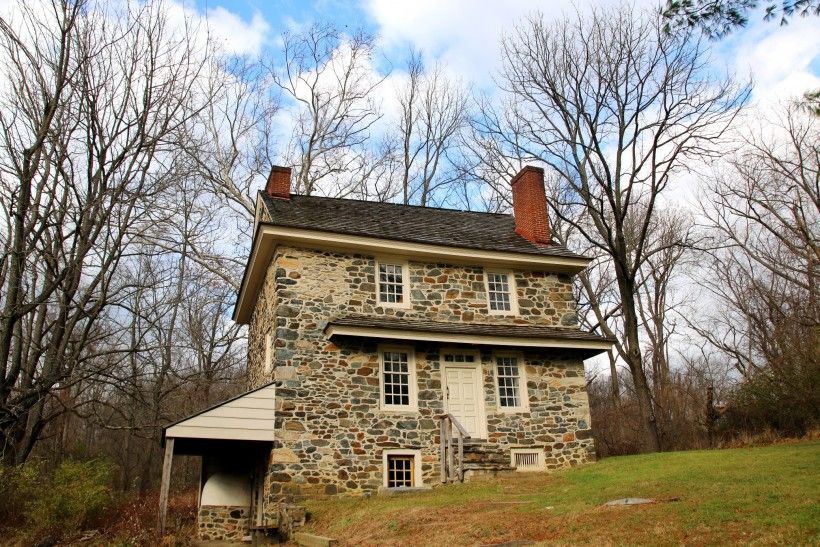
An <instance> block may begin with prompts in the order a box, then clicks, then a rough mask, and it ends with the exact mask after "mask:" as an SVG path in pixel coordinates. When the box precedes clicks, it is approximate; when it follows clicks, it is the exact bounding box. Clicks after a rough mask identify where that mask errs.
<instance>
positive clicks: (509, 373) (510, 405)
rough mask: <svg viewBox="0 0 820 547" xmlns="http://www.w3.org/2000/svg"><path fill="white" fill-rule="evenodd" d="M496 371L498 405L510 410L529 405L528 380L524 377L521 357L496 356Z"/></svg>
mask: <svg viewBox="0 0 820 547" xmlns="http://www.w3.org/2000/svg"><path fill="white" fill-rule="evenodd" d="M495 371H496V374H495V377H496V384H497V388H498V406H499V407H501V408H502V409H508V410H520V409H523V408H525V407H526V406H527V400H526V382H524V381H523V379H522V370H521V367H520V365H519V358H518V357H516V356H512V355H499V356H496V358H495Z"/></svg>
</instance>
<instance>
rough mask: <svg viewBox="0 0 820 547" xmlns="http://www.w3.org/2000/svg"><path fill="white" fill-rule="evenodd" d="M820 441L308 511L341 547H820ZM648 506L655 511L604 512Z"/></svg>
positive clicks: (672, 456) (641, 461)
mask: <svg viewBox="0 0 820 547" xmlns="http://www.w3.org/2000/svg"><path fill="white" fill-rule="evenodd" d="M819 470H820V442H803V443H795V444H782V445H777V446H769V447H762V448H739V449H730V450H700V451H690V452H668V453H663V454H650V455H643V456H626V457H620V458H609V459H606V460H603V461H601V462H598V463H595V464H592V465H587V466H584V467H580V468H575V469H568V470H565V471H559V472H555V473H551V474H546V473H517V474H516V473H513V474H507V475H504V476H502V477H496V478H483V479H476V480H474V481H472V482H470V483H467V484H457V485H451V486H439V487H436V488H434V489H433V490H432V491H428V492H420V493H407V494H402V495H396V496H374V497H372V498H369V499H365V498H335V499H327V500H316V501H311V502H309V503H308V510H309V511H310V513H311V519H310V522H309V523H308V526H307V529H306V530H305V531H308V532H312V533H318V534H322V535H326V536H330V537H333V538H336V539H338V540H339V541H340V543H341V544H343V545H354V544H355V545H361V544H380V545H385V544H387V545H447V544H450V545H453V544H456V545H458V544H487V543H501V542H510V541H533V542H543V543H548V544H554V543H562V544H569V543H572V544H575V543H594V544H625V543H627V544H636V543H641V544H670V543H675V544H678V543H685V544H697V545H701V544H726V543H744V544H745V543H758V544H761V543H762V544H771V543H783V544H790V545H793V544H820V471H819ZM624 497H642V498H652V499H655V500H657V501H658V503H655V504H652V505H638V506H621V507H604V506H602V504H604V503H605V502H606V501H608V500H612V499H616V498H624Z"/></svg>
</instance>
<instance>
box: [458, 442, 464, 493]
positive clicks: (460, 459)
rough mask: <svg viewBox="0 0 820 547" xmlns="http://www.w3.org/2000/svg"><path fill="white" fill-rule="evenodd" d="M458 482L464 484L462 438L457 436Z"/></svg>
mask: <svg viewBox="0 0 820 547" xmlns="http://www.w3.org/2000/svg"><path fill="white" fill-rule="evenodd" d="M458 481H459V482H464V436H463V435H461V434H460V433H459V435H458Z"/></svg>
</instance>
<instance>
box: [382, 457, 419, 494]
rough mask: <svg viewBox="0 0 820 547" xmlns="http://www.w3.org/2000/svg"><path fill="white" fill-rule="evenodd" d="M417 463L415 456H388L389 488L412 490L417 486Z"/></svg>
mask: <svg viewBox="0 0 820 547" xmlns="http://www.w3.org/2000/svg"><path fill="white" fill-rule="evenodd" d="M415 467H416V462H415V458H414V457H413V456H400V455H388V456H387V487H388V488H412V487H413V486H415Z"/></svg>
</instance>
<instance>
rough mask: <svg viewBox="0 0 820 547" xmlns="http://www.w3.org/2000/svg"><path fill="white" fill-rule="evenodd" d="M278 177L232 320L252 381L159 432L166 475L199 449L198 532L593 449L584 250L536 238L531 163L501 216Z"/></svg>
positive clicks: (287, 523)
mask: <svg viewBox="0 0 820 547" xmlns="http://www.w3.org/2000/svg"><path fill="white" fill-rule="evenodd" d="M290 180H291V173H290V170H289V169H286V168H280V167H274V168H273V170H272V172H271V176H270V178H269V180H268V184H267V188H266V190H265V191H264V192H261V193H260V194H259V197H258V200H257V206H256V220H255V224H256V227H255V236H254V241H253V247H252V251H251V254H250V257H249V259H248V263H247V267H246V269H245V273H244V278H243V280H242V285H241V289H240V292H239V295H238V299H237V304H236V308H235V312H234V320H235V321H237V322H238V323H240V324H243V325H248V334H249V335H248V359H249V361H248V370H249V374H250V378H251V382H252V386H251V387H253V388H254V389H252V390H251V391H249V392H248V393H246V394H244V395H241V396H240V397H237V398H235V399H232V400H231V401H227V402H225V403H223V404H221V405H218V406H216V407H213V408H211V409H208V410H206V411H203V412H201V413H199V414H197V415H195V416H192V417H189V418H187V419H185V420H182V421H180V422H177V423H176V424H172V425H170V426H168V427H167V428H166V429H165V441H166V455H167V457H166V466H167V467H166V475H167V472H168V470H169V469H170V461H171V457H172V456H173V454H175V453H176V454H197V455H201V456H203V460H204V461H203V466H202V468H203V472H202V483H201V489H200V512H199V528H200V535H201V537H202V538H203V539H230V538H236V537H240V536H245V535H247V534H249V532H250V531H251V530H254V529H258V530H271V529H273V528H278V529H279V531H280V532H282V531H285V532H287V531H288V529H289V528H290V527H292V526H297V525H298V524H299V522H300V520H301V518H302V514H301V511H300V507H299V502H300V501H301V500H303V499H305V498H306V497H310V496H324V495H337V494H344V495H371V494H375V493H378V492H380V491H383V490H393V489H407V488H429V487H431V486H433V485H436V484H439V483H442V482H450V481H453V480H463V479H464V478H465V477H469V476H470V475H472V474H475V473H494V472H498V471H513V470H518V471H524V470H526V471H541V470H548V469H554V468H559V467H564V466H569V465H575V464H579V463H583V462H587V461H590V460H592V459H593V458H594V448H593V443H592V437H591V429H590V428H591V424H590V419H589V404H588V400H587V393H586V388H585V381H584V364H583V360H584V359H586V358H588V357H590V356H593V355H595V354H598V353H601V352H603V351H606V350H607V349H608V348H609V347H610V346H611V344H612V340H609V339H607V338H603V337H600V336H598V335H596V334H592V333H588V332H584V331H582V330H580V329H579V327H578V321H577V317H576V302H575V299H574V296H573V290H572V276H573V275H575V274H577V273H578V272H580V271H582V270H583V269H584V268H585V267H586V266H587V264H588V263H589V259H587V258H585V257H583V256H579V255H577V254H575V253H573V252H571V251H569V250H568V249H566V248H565V247H563V246H560V245H557V244H555V243H553V242H552V241H551V238H550V227H549V222H548V214H547V212H548V211H547V203H546V197H545V192H544V173H543V170H541V169H538V168H535V167H525V168H524V169H522V170H521V172H520V173H519V174H518V175H517V176H516V177H515V178H514V179H513V180H512V181H511V184H512V191H513V202H514V203H513V209H514V215H503V214H488V213H475V212H464V211H455V210H447V209H435V208H422V207H415V206H405V205H397V204H391V203H374V202H365V201H356V200H345V199H331V198H323V197H313V196H302V195H295V194H291V192H290ZM169 447H170V448H169ZM169 454H170V455H169ZM168 455H169V456H168ZM166 482H167V481H164V488H165V490H166V491H167V484H166Z"/></svg>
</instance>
